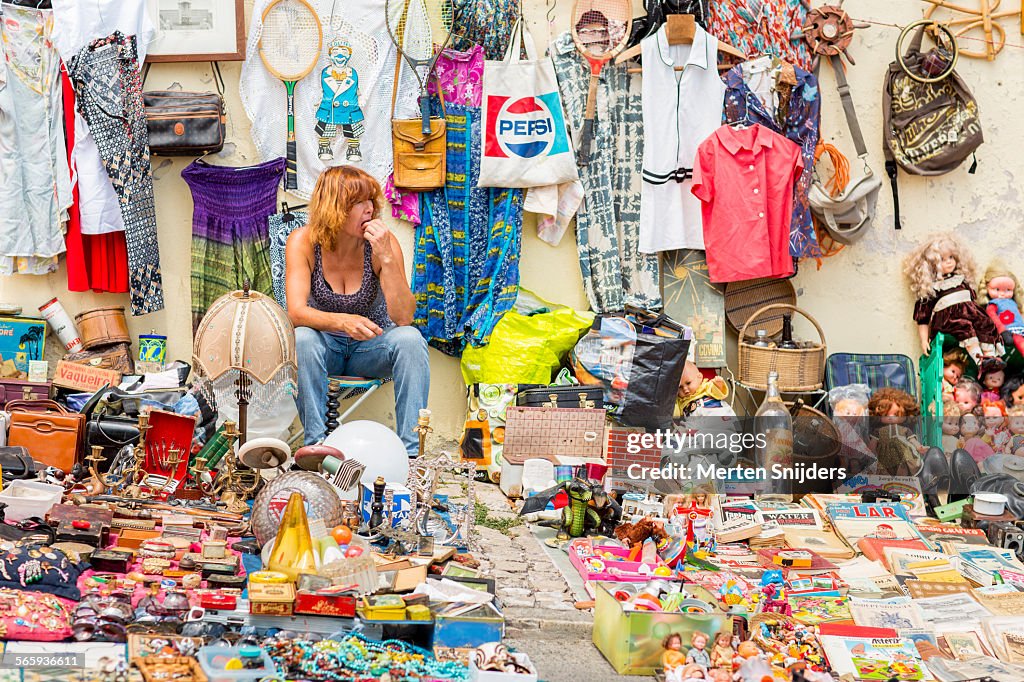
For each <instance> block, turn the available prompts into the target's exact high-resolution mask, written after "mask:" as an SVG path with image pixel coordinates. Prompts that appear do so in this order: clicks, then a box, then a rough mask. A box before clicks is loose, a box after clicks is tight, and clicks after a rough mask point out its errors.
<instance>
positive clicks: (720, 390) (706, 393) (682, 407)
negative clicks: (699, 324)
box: [675, 360, 736, 418]
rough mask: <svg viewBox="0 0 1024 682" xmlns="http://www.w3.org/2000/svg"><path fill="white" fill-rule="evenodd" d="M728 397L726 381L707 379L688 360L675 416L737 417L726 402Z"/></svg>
mask: <svg viewBox="0 0 1024 682" xmlns="http://www.w3.org/2000/svg"><path fill="white" fill-rule="evenodd" d="M727 397H729V385H728V384H726V383H725V379H723V378H722V377H714V378H712V379H705V378H704V375H703V374H701V371H700V369H699V368H698V367H697V365H695V364H694V363H692V362H690V361H689V360H687V361H686V364H685V365H684V366H683V375H682V376H681V377H680V378H679V388H678V389H677V390H676V409H675V416H676V417H677V418H679V417H689V416H690V415H691V414H693V415H696V416H699V417H711V416H721V417H735V416H736V413H735V412H734V411H733V409H732V407H731V406H730V405H729V403H727V402H725V399H726V398H727Z"/></svg>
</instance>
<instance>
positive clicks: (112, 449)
mask: <svg viewBox="0 0 1024 682" xmlns="http://www.w3.org/2000/svg"><path fill="white" fill-rule="evenodd" d="M139 438H140V433H139V425H138V422H137V420H135V419H132V418H131V417H113V416H106V415H103V416H101V415H93V416H92V418H91V419H89V421H88V422H86V424H85V455H86V456H88V455H89V454H90V453H91V452H92V448H93V446H94V445H98V446H99V447H101V448H103V457H104V461H103V462H101V463H100V464H99V466H98V467H97V468H98V469H99V470H100V471H101V472H106V471H107V469H109V468H110V463H111V462H112V461H113V460H114V457H115V455H117V453H118V452H119V451H120V450H121V448H123V447H125V446H129V445H136V444H137V443H138V442H139Z"/></svg>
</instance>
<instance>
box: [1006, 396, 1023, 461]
mask: <svg viewBox="0 0 1024 682" xmlns="http://www.w3.org/2000/svg"><path fill="white" fill-rule="evenodd" d="M1006 428H1007V429H1008V430H1009V432H1010V439H1009V440H1008V441H1007V442H1006V447H1005V448H1004V449H1003V452H1005V453H1006V454H1008V455H1020V454H1024V450H1022V448H1024V405H1014V406H1013V407H1011V408H1010V409H1008V410H1007V411H1006ZM1018 451H1019V452H1018Z"/></svg>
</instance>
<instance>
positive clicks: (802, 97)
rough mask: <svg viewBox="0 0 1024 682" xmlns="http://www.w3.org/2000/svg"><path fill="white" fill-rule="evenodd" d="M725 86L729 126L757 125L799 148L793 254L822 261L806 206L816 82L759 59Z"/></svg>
mask: <svg viewBox="0 0 1024 682" xmlns="http://www.w3.org/2000/svg"><path fill="white" fill-rule="evenodd" d="M786 80H788V81H791V83H786V82H784V81H786ZM792 82H795V84H792ZM725 84H726V94H725V122H727V123H732V122H737V121H739V122H744V123H747V124H751V125H752V124H754V123H759V124H761V125H763V126H766V127H767V128H769V129H771V130H773V131H775V132H776V133H779V134H781V135H783V136H784V137H786V138H788V139H790V140H792V141H793V142H795V143H796V144H797V145H799V147H800V149H801V151H802V153H803V163H804V168H803V171H802V173H801V175H800V178H799V179H798V180H797V182H796V186H795V189H794V198H793V222H792V224H791V225H790V240H789V252H790V254H792V256H793V257H794V258H821V256H822V251H821V247H820V246H819V245H818V238H817V235H816V234H815V232H814V222H813V217H812V215H811V205H810V202H809V201H808V192H810V189H811V183H812V182H813V181H814V148H815V147H816V146H817V145H818V127H819V123H820V109H821V97H820V96H819V94H818V79H817V78H815V76H814V74H813V73H810V72H809V71H805V70H803V69H801V68H799V67H792V72H791V73H790V71H789V66H788V65H786V64H785V63H784V62H777V60H773V59H772V58H771V57H760V58H758V59H754V60H752V61H749V62H744V63H743V64H738V65H737V66H734V67H733V68H732V69H730V70H729V72H728V73H727V74H726V75H725Z"/></svg>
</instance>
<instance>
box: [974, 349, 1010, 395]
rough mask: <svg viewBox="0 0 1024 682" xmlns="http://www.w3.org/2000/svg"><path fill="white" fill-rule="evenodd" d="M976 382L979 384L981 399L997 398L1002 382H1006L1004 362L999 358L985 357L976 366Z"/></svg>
mask: <svg viewBox="0 0 1024 682" xmlns="http://www.w3.org/2000/svg"><path fill="white" fill-rule="evenodd" d="M978 382H979V383H980V384H981V399H982V400H983V401H984V400H999V399H1000V398H999V394H1000V391H1001V390H1002V388H1003V383H1005V382H1006V363H1005V362H1003V361H1002V360H1000V359H999V358H985V359H984V360H983V361H982V363H981V367H979V368H978Z"/></svg>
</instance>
